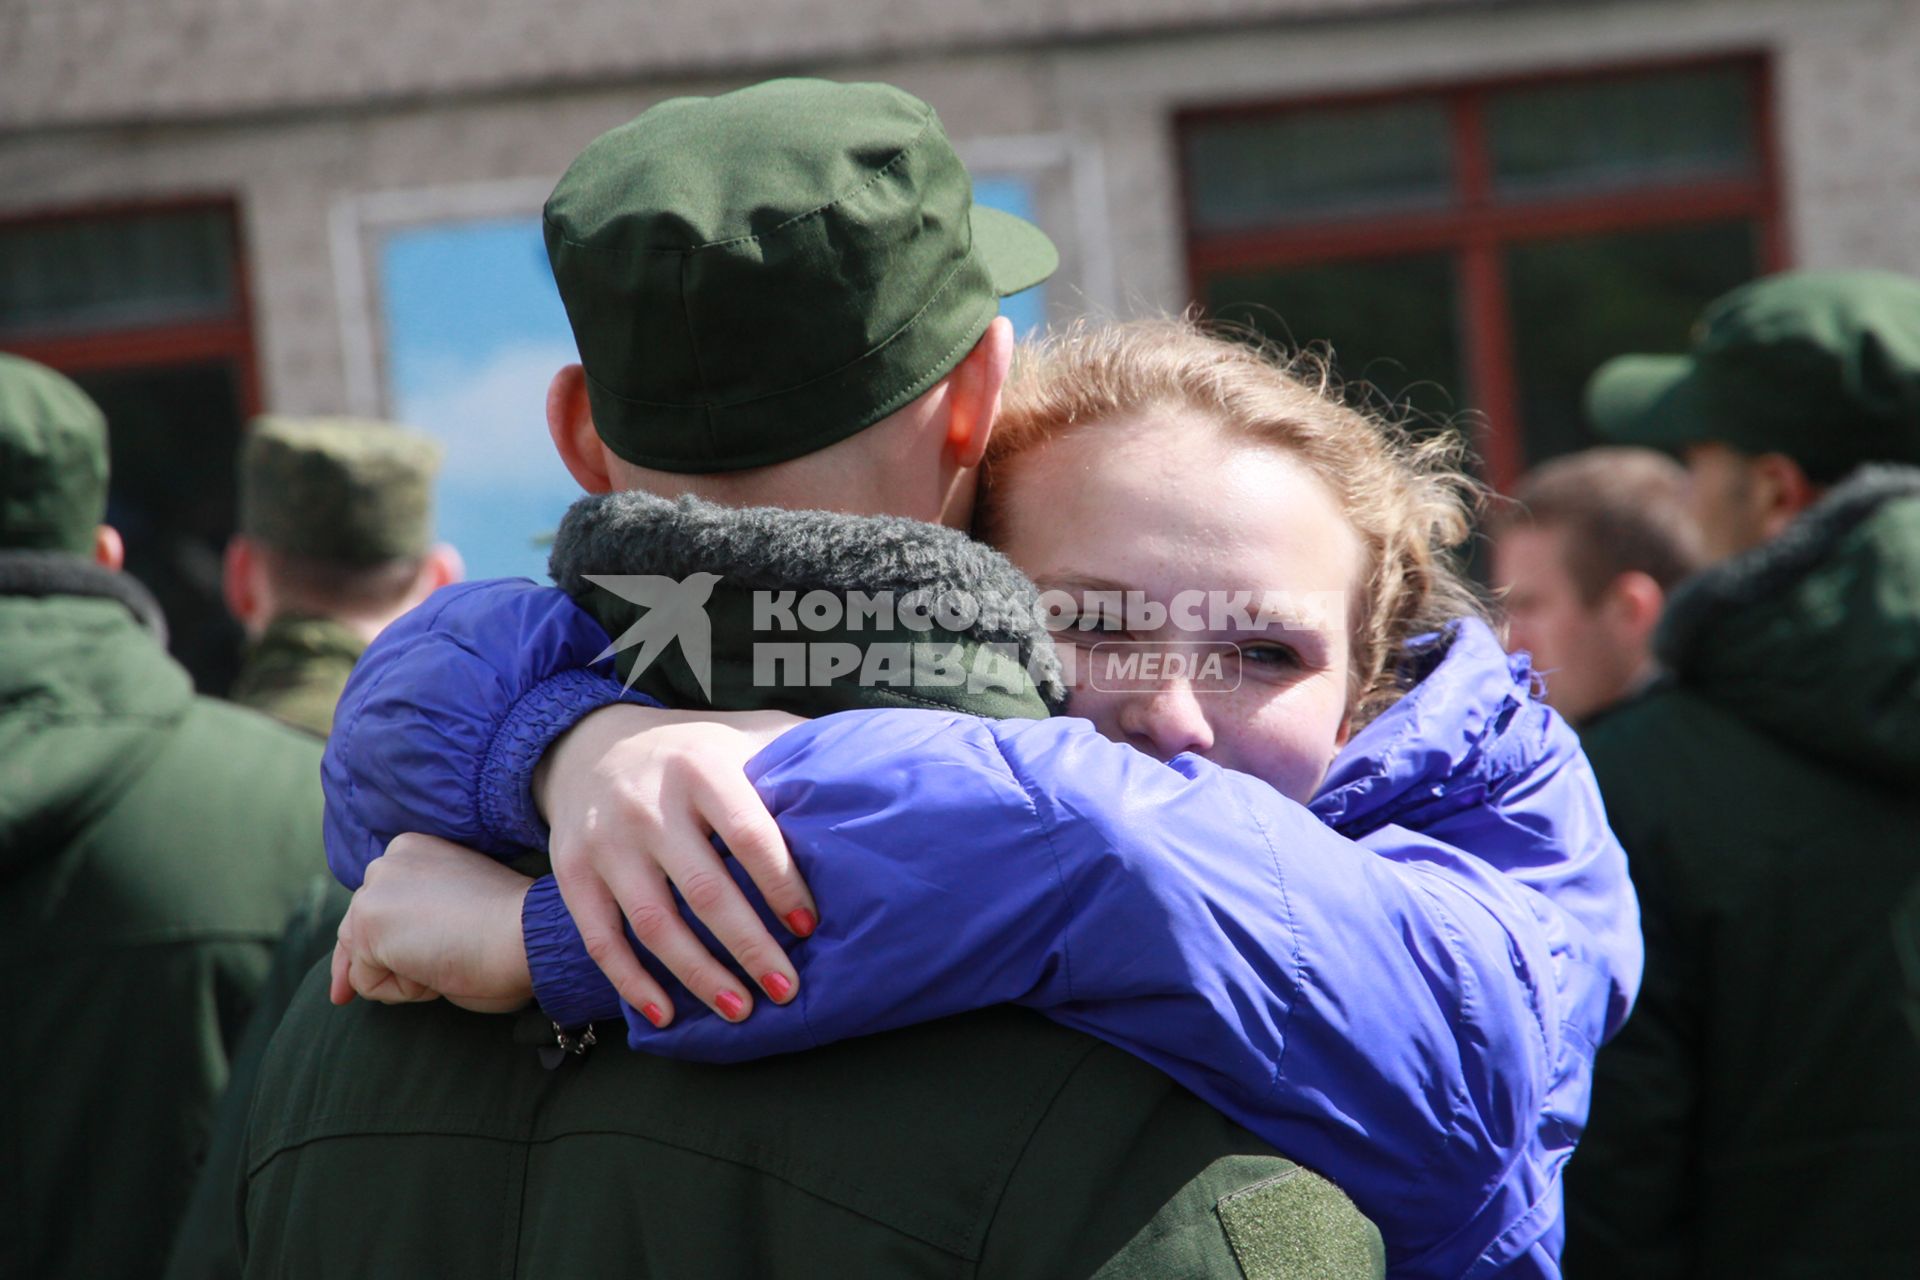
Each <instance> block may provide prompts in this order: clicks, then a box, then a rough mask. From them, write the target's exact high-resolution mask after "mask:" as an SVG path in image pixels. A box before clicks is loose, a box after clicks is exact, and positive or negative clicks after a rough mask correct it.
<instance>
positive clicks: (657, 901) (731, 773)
mask: <svg viewBox="0 0 1920 1280" xmlns="http://www.w3.org/2000/svg"><path fill="white" fill-rule="evenodd" d="M801 723H802V721H801V720H800V719H799V718H797V717H795V716H790V715H786V714H784V713H782V712H777V711H744V712H705V713H698V714H695V713H686V712H675V711H662V710H657V709H654V708H650V707H637V706H629V705H620V706H611V707H604V708H602V709H601V710H599V711H596V712H594V713H593V714H592V715H589V716H587V717H586V718H584V719H583V720H581V721H580V723H579V724H577V725H575V726H574V727H573V729H572V730H571V731H569V732H568V733H567V734H566V735H565V736H564V737H562V738H561V739H560V740H559V742H557V743H555V744H554V746H553V748H552V749H551V750H549V751H548V753H547V756H546V759H544V760H542V761H541V763H540V767H539V769H538V770H537V771H536V773H535V775H534V799H535V802H536V803H537V804H538V805H539V806H540V811H541V812H542V813H543V814H544V815H545V816H546V818H547V821H548V823H549V824H550V825H551V827H552V829H553V835H552V839H551V841H550V843H549V845H548V849H549V852H550V853H551V855H552V858H553V874H554V879H555V880H556V881H557V882H558V884H559V887H560V896H561V897H562V898H564V899H565V900H566V904H567V909H568V911H569V912H571V913H572V915H573V919H574V923H575V924H576V925H578V926H579V928H580V937H581V940H582V941H583V942H584V943H585V945H586V949H587V954H588V955H589V956H591V957H592V958H593V961H594V963H595V964H597V965H599V966H600V968H601V970H602V972H604V973H605V974H606V975H607V980H608V981H609V982H611V983H612V984H613V985H614V988H615V989H616V990H618V991H619V993H620V995H621V998H622V999H624V1000H625V1001H626V1002H627V1003H628V1004H630V1005H632V1006H633V1007H634V1008H636V1009H638V1010H640V1012H641V1014H642V1016H644V1017H645V1018H647V1019H648V1020H649V1021H651V1022H652V1023H653V1024H654V1025H655V1026H665V1025H666V1024H667V1023H668V1022H669V1021H671V1020H672V1018H673V1013H674V1010H673V1004H672V1002H671V1001H670V1000H669V999H668V998H667V995H666V993H665V992H664V991H663V990H661V988H660V985H659V984H658V983H656V982H655V981H654V980H653V979H652V978H651V977H649V976H648V974H647V971H646V970H645V969H644V968H643V967H642V966H641V964H640V961H639V960H638V958H636V957H635V955H634V953H633V949H632V947H630V946H629V945H628V943H627V935H626V931H625V929H624V928H623V927H622V926H623V924H625V925H627V926H630V927H631V928H632V930H633V936H634V937H635V938H636V939H638V940H639V943H640V945H641V946H643V947H645V948H646V949H647V950H648V951H649V952H651V953H652V954H653V955H654V956H655V957H656V958H657V959H658V960H659V961H660V963H662V964H663V965H665V966H666V967H667V969H668V970H669V971H671V972H672V973H673V975H674V976H675V977H676V978H678V979H679V980H680V981H681V982H682V983H684V984H686V987H687V990H689V991H691V992H693V993H694V994H695V995H697V996H699V997H700V999H701V1000H703V1001H705V1002H706V1003H707V1004H708V1005H709V1006H710V1007H711V1008H712V1009H713V1010H714V1012H716V1013H718V1014H719V1015H720V1016H721V1017H723V1018H725V1019H727V1020H728V1021H729V1022H738V1021H740V1020H741V1019H742V1018H745V1017H746V1016H747V1014H748V1013H749V1012H751V1011H752V1008H753V995H752V992H751V991H750V990H747V989H745V984H743V983H742V982H740V980H739V979H738V978H736V977H735V976H734V975H733V973H732V972H731V971H729V970H728V969H727V967H726V966H725V965H723V964H721V963H720V962H719V961H718V960H716V959H714V958H713V956H712V955H710V954H709V953H708V952H707V949H706V948H705V947H704V946H702V945H701V943H700V940H699V938H698V937H696V936H695V935H694V932H693V930H692V929H690V928H689V927H688V926H687V922H686V921H685V920H683V919H681V916H680V909H679V904H678V903H676V902H675V901H674V900H673V893H672V890H673V889H676V888H677V889H678V890H679V891H680V896H681V897H682V898H683V899H685V901H686V904H687V906H688V907H690V908H692V910H693V913H694V915H696V916H697V917H699V919H700V921H701V923H703V924H705V925H706V926H707V928H708V929H710V930H712V932H713V935H714V937H716V938H718V939H719V940H720V943H721V945H722V946H724V947H726V949H727V951H728V952H729V953H730V954H731V955H732V956H733V958H734V960H735V961H736V962H737V963H738V964H739V965H740V967H741V968H742V970H744V971H745V972H746V973H748V974H750V975H752V976H753V978H754V980H755V981H757V982H758V983H759V985H760V986H761V988H762V989H763V990H764V991H766V993H767V995H768V996H770V997H771V998H772V999H773V1000H774V1002H775V1003H776V1004H785V1003H786V1002H787V1001H789V1000H791V999H793V996H794V993H795V992H796V991H797V990H798V988H799V977H798V975H797V974H796V973H795V972H794V968H793V965H792V963H791V962H790V961H789V960H788V959H787V953H786V951H785V949H784V948H782V947H781V946H780V944H779V943H777V942H775V941H774V939H773V936H772V935H771V934H769V933H768V932H767V930H766V928H765V927H764V926H763V925H762V924H761V923H760V917H759V915H758V914H757V913H756V912H755V911H754V908H753V906H752V905H751V904H750V903H749V902H748V901H747V898H746V895H745V894H743V893H742V892H741V891H740V887H739V886H738V885H737V884H736V883H735V882H734V879H733V876H732V875H731V873H729V871H728V870H727V867H726V864H725V862H724V860H723V859H722V858H721V856H720V854H719V852H718V851H717V850H715V848H714V847H713V844H712V842H711V840H710V837H711V836H714V835H718V836H719V837H720V839H721V841H722V842H724V843H725V845H726V846H727V850H728V852H730V853H731V854H732V855H733V857H734V858H735V859H736V860H738V861H739V863H740V865H741V866H742V867H744V868H745V869H746V871H747V874H748V876H749V877H750V878H751V879H752V880H753V883H754V885H755V886H756V887H757V888H758V889H759V890H760V892H761V894H762V895H763V896H764V897H765V898H766V901H767V905H768V906H770V907H771V908H772V909H773V913H774V915H776V916H778V917H779V918H780V919H781V920H782V921H784V922H785V923H786V926H787V928H788V929H789V930H791V931H792V932H793V933H794V934H796V935H797V936H799V937H802V938H804V937H806V936H807V935H809V934H811V933H812V932H813V930H814V927H815V926H816V925H817V924H818V922H819V916H818V914H817V908H816V907H815V906H814V902H813V896H812V894H811V893H809V892H808V890H807V886H806V882H805V881H804V880H802V879H801V878H800V875H799V872H798V871H797V870H796V869H795V868H794V865H793V858H792V856H791V855H790V854H789V853H788V851H787V842H786V840H785V839H784V838H782V836H781V835H780V828H779V827H778V826H777V825H775V823H774V821H773V817H772V815H770V814H769V813H768V812H767V808H766V806H765V805H764V804H762V803H761V800H760V796H759V794H758V793H757V792H755V791H754V789H753V785H752V784H751V783H749V782H748V781H747V778H746V774H745V772H744V771H745V768H746V764H747V761H749V760H751V759H752V758H753V757H754V756H755V755H757V754H758V753H759V752H760V751H761V749H762V748H764V747H766V746H767V745H768V744H769V743H771V742H772V741H773V740H774V739H775V738H778V737H779V736H780V735H781V734H783V733H785V732H786V731H787V730H788V729H791V728H793V727H794V726H796V725H798V724H801Z"/></svg>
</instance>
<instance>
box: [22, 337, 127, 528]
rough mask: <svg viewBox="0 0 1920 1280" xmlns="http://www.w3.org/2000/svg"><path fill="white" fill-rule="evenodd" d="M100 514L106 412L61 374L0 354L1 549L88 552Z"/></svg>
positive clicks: (104, 504) (103, 508) (103, 504)
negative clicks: (103, 414) (104, 414)
mask: <svg viewBox="0 0 1920 1280" xmlns="http://www.w3.org/2000/svg"><path fill="white" fill-rule="evenodd" d="M106 514H107V422H106V418H105V417H103V416H102V415H101V412H100V410H99V408H98V406H96V405H95V404H94V403H93V401H92V400H90V399H88V398H87V395H86V393H85V392H84V391H82V390H80V388H79V387H76V386H75V385H74V384H73V383H72V382H71V381H69V380H68V379H67V378H65V377H63V376H61V375H60V374H58V373H55V372H54V371H53V370H52V369H49V368H47V367H46V366H44V365H39V364H35V363H34V362H33V361H31V360H23V359H21V358H20V357H18V356H10V355H5V354H0V550H7V551H51V552H67V553H71V554H74V555H88V554H90V553H91V552H92V550H93V547H94V538H95V531H96V530H97V529H98V528H99V526H100V524H101V522H102V521H103V520H105V519H106Z"/></svg>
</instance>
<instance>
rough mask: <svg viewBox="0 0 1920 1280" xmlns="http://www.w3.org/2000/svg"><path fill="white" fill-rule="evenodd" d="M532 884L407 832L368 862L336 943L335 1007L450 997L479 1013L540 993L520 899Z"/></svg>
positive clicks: (508, 1008)
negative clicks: (357, 999)
mask: <svg viewBox="0 0 1920 1280" xmlns="http://www.w3.org/2000/svg"><path fill="white" fill-rule="evenodd" d="M532 883H533V881H531V880H529V879H527V877H525V876H523V875H521V874H519V873H518V872H516V871H511V870H509V869H507V868H506V867H503V866H501V865H500V864H499V863H497V862H495V861H494V860H493V859H492V858H489V857H487V856H485V855H484V854H479V853H475V852H473V851H472V850H471V849H466V848H463V847H461V846H460V845H457V844H454V843H452V842H450V841H447V840H440V839H436V838H435V837H433V836H418V835H404V836H400V837H398V838H396V839H395V840H394V841H393V843H391V844H389V845H388V846H387V851H386V853H385V854H383V855H382V856H380V857H378V858H375V859H374V860H373V862H372V863H370V864H369V865H368V867H367V878H366V881H365V883H363V884H362V885H361V887H360V890H359V891H358V892H357V893H355V894H354V895H353V903H352V905H351V906H349V907H348V909H347V915H346V918H345V919H344V920H342V921H341V922H340V936H339V940H338V941H337V942H336V943H335V944H334V948H333V983H332V986H331V988H330V990H329V995H330V996H331V998H332V1000H333V1002H334V1003H335V1004H345V1003H347V1002H348V1001H349V1000H351V999H353V997H354V996H355V995H360V996H363V997H365V998H366V999H368V1000H377V1001H379V1002H380V1003H382V1004H406V1003H410V1002H414V1001H421V1000H434V999H438V998H439V997H441V996H445V997H446V998H447V999H449V1000H451V1001H453V1002H454V1003H455V1004H457V1005H461V1006H462V1007H464V1008H468V1009H472V1010H474V1011H475V1012H478V1013H511V1012H512V1011H513V1010H515V1009H518V1008H520V1007H521V1006H522V1005H525V1004H526V1003H527V1002H528V1001H529V1000H531V999H532V998H533V979H532V976H531V975H530V974H529V972H528V970H527V951H526V946H525V944H524V943H523V942H522V941H521V937H520V904H521V902H522V900H524V899H525V898H526V896H527V886H528V885H530V884H532Z"/></svg>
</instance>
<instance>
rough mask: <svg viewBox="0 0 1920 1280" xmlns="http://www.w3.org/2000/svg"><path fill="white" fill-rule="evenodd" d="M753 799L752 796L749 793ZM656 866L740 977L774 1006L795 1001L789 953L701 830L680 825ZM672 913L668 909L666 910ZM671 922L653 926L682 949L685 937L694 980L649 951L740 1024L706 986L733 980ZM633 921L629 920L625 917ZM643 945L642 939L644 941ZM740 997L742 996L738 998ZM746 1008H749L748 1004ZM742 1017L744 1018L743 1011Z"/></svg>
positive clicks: (657, 952) (795, 981)
mask: <svg viewBox="0 0 1920 1280" xmlns="http://www.w3.org/2000/svg"><path fill="white" fill-rule="evenodd" d="M749 794H751V791H749ZM659 858H660V866H661V869H662V870H664V871H665V872H666V874H667V878H668V879H670V880H672V881H673V885H674V887H675V888H676V889H678V890H679V891H680V896H681V898H682V899H684V900H685V902H686V904H687V908H688V909H689V910H690V911H692V912H693V914H694V915H695V916H696V917H697V918H698V919H699V920H700V922H701V923H702V924H704V925H706V926H707V928H708V930H709V931H711V932H712V934H713V936H714V937H715V938H716V939H718V940H719V943H720V945H721V946H723V947H725V948H726V949H727V954H729V955H731V956H732V957H733V959H734V962H735V963H736V964H738V965H739V966H740V968H741V970H742V971H743V972H745V973H746V974H748V975H749V976H750V977H751V979H752V980H753V981H754V982H755V983H757V984H758V985H759V987H760V989H761V990H762V991H765V992H766V993H767V995H768V996H769V997H770V998H771V999H772V1000H773V1002H774V1003H775V1004H785V1003H786V1002H787V1001H789V1000H791V999H793V996H794V993H795V992H796V991H797V990H799V986H800V979H799V975H798V974H796V973H795V972H794V968H793V963H792V962H791V961H790V960H788V959H787V953H786V951H785V950H783V949H782V948H781V946H780V944H779V943H777V942H775V941H774V940H773V935H772V934H770V933H768V932H767V927H766V926H765V925H764V924H762V923H761V922H760V914H759V913H758V912H757V911H755V910H754V909H753V905H752V904H751V903H750V902H748V901H747V895H746V894H745V893H744V892H743V891H742V890H741V888H740V885H739V883H738V882H737V881H736V880H734V878H733V874H732V873H731V872H730V871H728V870H727V864H726V862H725V860H724V859H722V858H721V856H720V854H719V852H718V851H717V850H716V849H715V848H714V847H713V843H712V841H710V840H709V839H708V838H707V834H706V828H705V826H704V824H701V825H696V824H695V823H693V822H680V823H676V824H675V829H674V830H673V831H672V832H670V833H669V834H668V836H667V837H666V838H665V839H663V840H662V841H661V844H660V850H659ZM668 905H669V907H671V905H672V904H671V903H669V904H668ZM669 914H670V915H671V916H672V919H671V921H657V922H656V921H652V920H650V921H649V923H651V924H656V925H657V926H658V927H659V928H660V931H661V935H662V937H664V938H667V939H670V940H672V941H673V942H675V943H681V942H682V940H681V938H680V935H681V934H682V933H684V935H685V939H684V943H685V944H691V945H690V946H685V945H684V944H682V946H683V949H682V951H681V954H683V955H684V956H685V957H686V959H687V962H688V963H689V964H690V965H692V966H694V968H695V970H696V972H697V973H698V975H699V977H698V979H697V980H696V979H691V978H689V977H688V976H687V974H685V973H682V972H681V971H680V969H679V968H677V967H675V966H674V963H673V961H672V959H670V958H669V957H668V956H667V955H666V954H665V953H663V952H661V951H660V950H659V949H658V948H653V947H651V946H650V947H649V949H650V950H652V951H653V952H654V954H655V955H658V956H659V957H660V959H661V961H662V962H663V963H665V964H667V966H668V967H669V968H672V969H673V971H674V976H676V977H678V978H679V979H680V980H681V981H682V982H684V983H686V984H687V988H688V989H689V990H691V991H694V992H696V993H698V994H699V995H700V997H701V998H702V999H704V1000H706V1001H707V1002H708V1003H709V1004H712V1005H713V1006H714V1008H715V1009H716V1010H718V1011H719V1012H720V1014H721V1015H722V1016H723V1017H725V1018H727V1019H728V1020H729V1021H738V1020H739V1019H738V1018H737V1017H735V1016H734V1015H733V1013H732V1012H731V1011H730V1009H729V1007H728V1005H727V1004H726V1003H721V1002H716V1000H717V998H716V997H715V996H711V995H709V994H708V989H709V984H712V983H714V982H719V981H722V980H723V979H724V981H725V982H726V983H727V984H730V985H738V983H737V980H736V979H735V978H734V976H733V974H732V973H731V972H730V971H729V970H727V969H726V968H724V967H723V966H721V965H719V964H718V963H716V962H715V961H714V960H713V958H712V957H711V956H710V955H708V953H707V950H706V948H705V947H703V946H701V945H700V941H699V939H698V938H697V937H695V936H694V933H693V931H692V930H691V929H688V928H686V925H685V923H684V922H683V921H682V920H681V919H680V916H679V913H678V912H672V911H670V912H669ZM629 918H630V919H631V918H632V917H631V916H629ZM639 934H640V928H639V924H638V922H636V923H635V925H634V935H635V936H636V937H638V936H639ZM642 941H645V939H642ZM736 994H740V993H736ZM748 1003H749V1004H750V1002H748ZM741 1016H745V1015H744V1010H743V1011H742V1014H741Z"/></svg>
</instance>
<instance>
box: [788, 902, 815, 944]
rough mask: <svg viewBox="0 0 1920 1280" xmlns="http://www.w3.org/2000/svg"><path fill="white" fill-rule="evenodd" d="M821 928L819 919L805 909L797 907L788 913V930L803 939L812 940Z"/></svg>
mask: <svg viewBox="0 0 1920 1280" xmlns="http://www.w3.org/2000/svg"><path fill="white" fill-rule="evenodd" d="M819 927H820V921H819V919H818V918H817V917H816V916H815V915H814V914H813V912H811V911H809V910H807V909H806V908H805V907H797V908H795V909H794V910H792V911H789V912H787V928H789V929H791V930H793V931H794V933H796V934H798V935H799V936H800V937H802V938H811V937H812V936H813V931H814V930H815V929H817V928H819Z"/></svg>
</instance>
